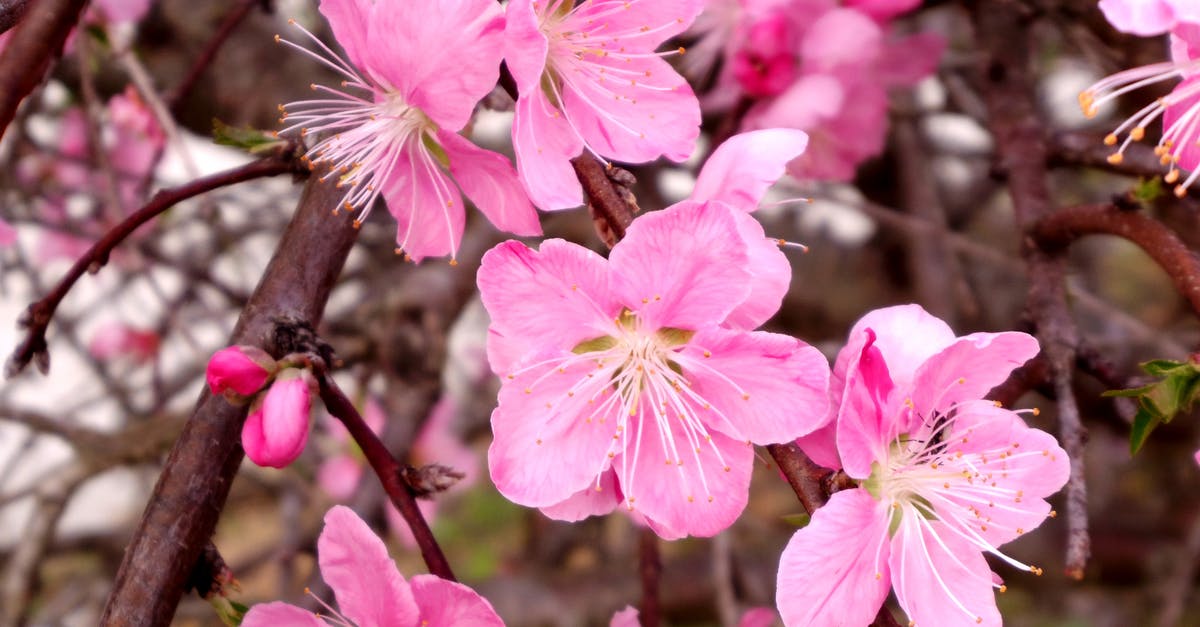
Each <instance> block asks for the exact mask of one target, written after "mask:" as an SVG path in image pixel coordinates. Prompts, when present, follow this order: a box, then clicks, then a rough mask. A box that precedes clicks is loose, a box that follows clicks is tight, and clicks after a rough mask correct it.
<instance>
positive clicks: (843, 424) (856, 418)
mask: <svg viewBox="0 0 1200 627" xmlns="http://www.w3.org/2000/svg"><path fill="white" fill-rule="evenodd" d="M863 334H864V335H866V338H867V339H866V341H864V342H862V350H861V352H860V353H859V359H858V362H857V363H854V364H851V365H850V367H849V368H848V369H847V372H846V387H845V391H844V393H843V395H842V401H841V405H840V407H839V408H838V417H837V421H838V423H837V444H838V453H839V455H840V456H841V458H842V466H843V467H844V468H845V470H846V474H848V475H850V476H851V477H853V478H855V479H866V478H867V477H869V476H871V466H872V464H874V463H875V462H876V461H879V460H883V459H886V455H887V448H888V447H889V446H890V445H891V441H892V438H893V437H894V435H895V434H896V433H897V432H898V431H899V424H898V420H897V418H898V416H896V415H893V411H892V409H893V408H892V407H890V406H889V401H888V399H889V397H890V396H891V393H892V390H893V389H894V386H893V383H892V379H891V376H890V374H889V372H888V366H887V363H886V362H884V360H883V354H882V353H881V352H880V350H879V348H878V347H876V346H875V333H874V331H872V330H871V329H867V330H865V331H864V332H863ZM896 413H898V412H896Z"/></svg>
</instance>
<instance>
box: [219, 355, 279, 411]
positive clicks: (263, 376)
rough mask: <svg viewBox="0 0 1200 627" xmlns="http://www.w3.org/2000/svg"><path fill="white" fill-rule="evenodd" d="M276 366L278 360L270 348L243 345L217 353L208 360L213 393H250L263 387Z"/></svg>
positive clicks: (228, 395)
mask: <svg viewBox="0 0 1200 627" xmlns="http://www.w3.org/2000/svg"><path fill="white" fill-rule="evenodd" d="M276 369H277V366H276V364H275V360H274V359H272V358H271V356H270V355H268V354H267V353H266V351H264V350H262V349H261V348H258V347H256V346H240V345H239V346H229V347H226V348H222V349H221V350H219V351H217V352H216V353H214V354H213V356H212V359H209V360H208V369H207V371H206V372H205V376H206V377H207V379H208V387H209V389H211V390H212V392H213V394H224V395H225V396H226V397H227V398H228V397H230V396H231V395H233V396H235V397H246V396H250V395H251V394H254V393H255V392H257V391H259V390H260V389H262V386H263V385H264V384H266V382H267V380H268V379H270V378H271V375H273V374H275V370H276ZM231 400H235V399H231Z"/></svg>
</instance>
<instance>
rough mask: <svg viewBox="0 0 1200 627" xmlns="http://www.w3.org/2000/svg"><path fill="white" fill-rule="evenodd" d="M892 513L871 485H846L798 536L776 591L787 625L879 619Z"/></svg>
mask: <svg viewBox="0 0 1200 627" xmlns="http://www.w3.org/2000/svg"><path fill="white" fill-rule="evenodd" d="M888 517H889V512H888V509H887V506H886V505H884V504H882V503H880V502H879V501H876V500H875V499H873V498H871V495H870V494H868V493H867V491H866V490H862V489H854V490H843V491H841V492H837V493H835V494H834V495H833V497H832V498H830V499H829V502H828V503H826V504H825V505H824V506H823V507H821V508H820V509H818V510H817V511H816V513H814V514H813V516H812V521H811V522H809V523H808V525H807V526H805V527H804V528H803V529H801V530H799V531H797V532H796V533H795V535H793V536H792V539H791V541H790V542H788V545H787V547H786V548H785V549H783V555H782V556H780V558H779V579H778V584H777V586H776V593H775V594H776V605H777V606H778V607H779V614H780V615H781V616H782V617H783V623H784V624H785V625H788V627H803V626H810V625H811V626H814V627H815V626H824V625H867V624H869V623H870V622H871V621H872V620H874V618H875V613H876V612H877V611H878V610H879V607H880V606H881V605H883V600H884V599H885V598H886V597H887V593H888V584H889V577H890V574H889V572H888V561H887V558H888V546H887V537H888V530H887V528H888ZM928 624H930V625H938V624H941V623H938V622H931V623H928Z"/></svg>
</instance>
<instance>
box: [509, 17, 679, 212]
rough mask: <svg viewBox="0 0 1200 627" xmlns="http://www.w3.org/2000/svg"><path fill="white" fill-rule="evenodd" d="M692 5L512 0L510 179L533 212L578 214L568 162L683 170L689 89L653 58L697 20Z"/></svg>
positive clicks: (578, 197) (577, 193)
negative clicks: (586, 155) (602, 160)
mask: <svg viewBox="0 0 1200 627" xmlns="http://www.w3.org/2000/svg"><path fill="white" fill-rule="evenodd" d="M701 5H702V2H701V1H700V0H584V1H583V2H581V3H579V4H578V5H576V4H575V3H574V2H571V1H570V0H542V1H540V2H537V1H535V0H511V1H510V2H509V3H508V11H507V19H506V24H505V62H506V63H507V64H508V68H509V70H511V72H512V75H513V78H514V79H515V81H516V84H517V89H518V91H519V93H520V96H519V98H518V99H517V110H516V117H515V119H514V120H513V131H512V138H513V147H514V149H515V151H516V153H517V171H518V172H519V173H520V175H521V182H522V183H523V184H524V186H525V189H526V190H527V191H528V192H529V196H530V198H532V199H533V201H534V203H535V204H537V205H538V206H539V207H541V208H542V209H547V210H551V209H565V208H569V207H576V206H579V205H581V204H583V191H582V189H581V188H580V186H579V182H578V180H577V179H576V177H575V174H574V172H573V171H572V169H571V164H570V162H569V160H570V159H571V158H572V157H575V156H577V155H579V154H580V152H582V151H583V150H584V148H585V147H586V148H587V149H588V150H589V151H590V152H592V153H594V154H596V155H598V156H601V157H607V158H609V159H615V160H618V161H627V162H633V163H638V162H643V161H650V160H652V159H655V158H658V157H659V156H665V157H667V158H668V159H672V160H674V161H682V160H683V159H686V158H687V157H688V156H689V155H691V153H692V150H693V148H694V146H695V142H696V137H697V136H698V135H699V133H700V105H699V103H698V102H697V101H696V96H695V95H694V94H693V93H692V90H691V87H689V86H688V84H687V81H685V80H684V79H683V77H682V76H680V75H679V74H678V73H677V72H676V71H675V70H674V69H673V68H672V67H671V66H670V65H669V64H668V63H667V62H666V61H664V60H663V59H661V58H660V57H661V56H663V55H666V54H673V53H674V51H672V52H666V53H656V52H655V49H656V48H657V47H658V46H659V45H660V44H661V43H662V42H663V41H665V40H667V39H669V38H670V37H672V36H674V35H677V34H679V33H681V32H683V31H684V29H686V28H687V27H688V25H689V24H691V23H692V20H693V19H695V17H696V14H697V13H699V12H700V8H701Z"/></svg>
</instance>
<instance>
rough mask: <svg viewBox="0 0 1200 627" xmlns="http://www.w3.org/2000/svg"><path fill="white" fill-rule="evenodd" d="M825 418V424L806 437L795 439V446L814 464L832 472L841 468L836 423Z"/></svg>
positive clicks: (827, 417)
mask: <svg viewBox="0 0 1200 627" xmlns="http://www.w3.org/2000/svg"><path fill="white" fill-rule="evenodd" d="M829 418H830V416H828V415H827V416H826V419H825V420H826V421H825V424H823V425H821V426H820V427H818V428H817V429H816V430H815V431H813V432H812V433H809V434H808V435H802V436H800V437H798V438H796V446H799V447H800V450H802V451H804V454H805V455H808V458H809V459H811V460H813V461H814V462H816V463H818V464H820V465H822V466H824V467H826V468H831V469H834V470H840V469H841V468H842V458H841V457H840V456H839V455H838V449H837V421H836V420H830V419H829Z"/></svg>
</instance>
